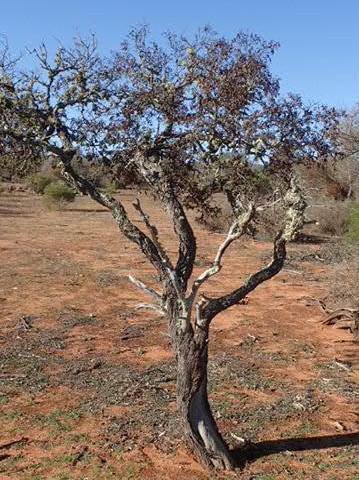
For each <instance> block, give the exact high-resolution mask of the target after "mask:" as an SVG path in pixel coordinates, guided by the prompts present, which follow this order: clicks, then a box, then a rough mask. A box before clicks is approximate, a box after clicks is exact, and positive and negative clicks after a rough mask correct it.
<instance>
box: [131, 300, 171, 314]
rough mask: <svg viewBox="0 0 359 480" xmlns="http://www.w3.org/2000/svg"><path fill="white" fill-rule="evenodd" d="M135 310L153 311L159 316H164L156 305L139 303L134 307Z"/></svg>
mask: <svg viewBox="0 0 359 480" xmlns="http://www.w3.org/2000/svg"><path fill="white" fill-rule="evenodd" d="M135 308H136V310H142V309H144V310H153V311H155V312H157V313H159V314H160V315H166V311H165V310H164V309H163V308H161V307H158V306H156V305H152V304H151V303H139V304H138V305H136V307H135Z"/></svg>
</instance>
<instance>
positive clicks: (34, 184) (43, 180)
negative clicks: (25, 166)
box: [25, 173, 54, 195]
mask: <svg viewBox="0 0 359 480" xmlns="http://www.w3.org/2000/svg"><path fill="white" fill-rule="evenodd" d="M53 181H54V179H53V177H50V176H49V175H41V174H38V173H34V174H32V175H29V176H28V177H26V179H25V183H26V185H27V187H28V188H30V190H32V191H33V192H35V193H38V194H41V195H42V194H43V193H44V190H45V188H46V187H47V186H48V185H50V184H51V183H52V182H53Z"/></svg>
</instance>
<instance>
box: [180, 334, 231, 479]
mask: <svg viewBox="0 0 359 480" xmlns="http://www.w3.org/2000/svg"><path fill="white" fill-rule="evenodd" d="M198 337H199V338H198ZM176 353H177V405H178V409H179V412H180V416H181V420H182V422H183V428H184V433H185V437H186V441H187V443H188V444H189V447H190V448H191V449H192V450H193V452H194V453H195V454H196V456H197V458H198V459H199V460H200V461H201V462H202V464H204V465H205V466H206V467H207V468H218V469H222V470H233V468H234V461H233V459H232V458H231V454H230V452H229V449H228V446H227V444H226V443H225V441H224V440H223V438H222V436H221V434H220V433H219V432H218V429H217V425H216V422H215V420H214V418H213V415H212V412H211V409H210V406H209V403H208V396H207V362H208V331H202V332H200V334H199V335H197V334H196V335H194V333H193V332H192V331H191V332H187V333H185V334H183V335H181V336H180V338H177V340H176Z"/></svg>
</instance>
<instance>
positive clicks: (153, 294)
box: [128, 275, 162, 305]
mask: <svg viewBox="0 0 359 480" xmlns="http://www.w3.org/2000/svg"><path fill="white" fill-rule="evenodd" d="M128 278H129V280H130V282H131V283H133V284H134V285H136V287H137V288H140V289H141V290H143V291H144V292H145V293H147V294H148V295H150V296H151V297H152V298H154V299H155V300H156V302H157V303H159V304H160V305H161V304H162V296H161V295H160V294H159V293H157V292H156V291H155V290H154V289H153V288H151V287H149V286H148V285H145V284H144V283H143V282H141V280H138V278H135V277H133V276H132V275H129V276H128Z"/></svg>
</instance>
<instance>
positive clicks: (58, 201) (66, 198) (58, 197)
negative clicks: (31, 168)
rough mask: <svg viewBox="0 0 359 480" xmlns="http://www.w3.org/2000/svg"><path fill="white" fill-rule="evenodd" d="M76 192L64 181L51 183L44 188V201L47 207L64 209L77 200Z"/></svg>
mask: <svg viewBox="0 0 359 480" xmlns="http://www.w3.org/2000/svg"><path fill="white" fill-rule="evenodd" d="M75 196H76V194H75V192H74V191H73V190H72V188H70V187H68V186H67V185H64V184H63V183H50V185H47V187H46V188H45V190H44V202H45V205H46V206H47V207H52V208H56V209H59V210H62V209H63V208H65V207H66V206H67V205H68V204H69V203H71V202H73V201H74V200H75Z"/></svg>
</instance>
